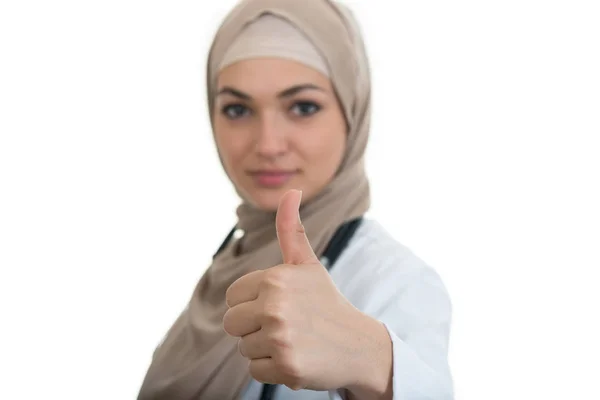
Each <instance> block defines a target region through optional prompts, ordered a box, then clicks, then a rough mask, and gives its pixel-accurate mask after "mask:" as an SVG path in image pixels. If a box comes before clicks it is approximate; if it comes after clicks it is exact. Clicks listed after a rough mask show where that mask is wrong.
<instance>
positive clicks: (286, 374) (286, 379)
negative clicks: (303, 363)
mask: <svg viewBox="0 0 600 400" xmlns="http://www.w3.org/2000/svg"><path fill="white" fill-rule="evenodd" d="M250 375H252V377H253V378H254V379H256V380H257V381H259V382H262V383H271V384H281V385H286V386H287V387H289V388H290V389H292V390H300V389H303V388H305V387H306V386H305V385H304V380H303V379H301V378H300V377H299V376H298V374H297V373H296V372H295V371H292V370H291V369H290V368H289V367H287V368H282V367H280V366H279V365H277V364H276V363H275V361H274V359H273V358H257V359H254V360H250Z"/></svg>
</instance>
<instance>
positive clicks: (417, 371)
mask: <svg viewBox="0 0 600 400" xmlns="http://www.w3.org/2000/svg"><path fill="white" fill-rule="evenodd" d="M331 277H332V279H333V281H334V282H335V284H336V285H337V287H338V288H339V290H340V291H341V292H342V294H343V295H344V296H346V298H347V299H348V300H349V301H351V302H352V303H353V304H354V306H356V307H357V308H358V309H360V310H361V311H363V312H365V313H366V314H368V315H370V316H372V317H374V318H377V319H378V320H379V321H381V322H383V323H384V324H385V326H386V327H387V329H388V332H389V334H390V337H391V338H392V346H393V400H417V399H419V400H423V399H428V400H450V399H453V398H454V394H453V381H452V376H451V372H450V367H449V364H448V344H449V335H450V324H451V302H450V297H449V295H448V292H447V291H446V288H445V286H444V284H443V282H442V281H441V279H440V277H439V275H438V274H437V273H436V271H435V270H434V269H433V268H432V267H430V266H428V265H427V264H425V263H424V262H423V261H422V260H421V259H419V258H418V257H417V256H416V255H415V254H413V253H412V252H411V251H410V250H409V249H408V248H406V247H405V246H403V245H402V244H400V243H398V242H397V241H396V240H395V239H394V238H393V237H392V236H391V235H390V234H389V233H388V232H387V231H386V230H385V229H384V228H383V227H382V226H381V225H380V224H379V223H378V222H376V221H373V220H371V219H365V220H364V221H363V223H362V225H361V226H360V227H359V228H358V230H357V231H356V233H355V235H354V236H353V237H352V239H351V241H350V242H349V244H348V247H347V248H346V249H345V250H344V252H342V254H341V255H340V257H339V258H338V260H337V262H336V263H335V265H334V266H333V268H332V269H331ZM261 390H262V385H261V384H260V383H259V382H257V381H254V380H253V381H251V382H250V384H249V385H248V387H247V388H246V390H245V391H244V392H243V393H242V396H241V400H258V399H259V397H260V392H261ZM274 399H275V400H341V399H343V397H342V392H341V391H336V390H331V391H329V392H327V391H322V392H321V391H312V390H298V391H293V390H291V389H289V388H287V387H286V386H283V385H279V387H278V388H277V391H276V393H275V397H274Z"/></svg>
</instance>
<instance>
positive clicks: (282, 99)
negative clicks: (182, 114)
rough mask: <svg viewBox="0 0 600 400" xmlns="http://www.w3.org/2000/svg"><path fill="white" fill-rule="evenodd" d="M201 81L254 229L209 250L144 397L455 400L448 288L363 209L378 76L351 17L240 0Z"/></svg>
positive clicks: (298, 4)
mask: <svg viewBox="0 0 600 400" xmlns="http://www.w3.org/2000/svg"><path fill="white" fill-rule="evenodd" d="M207 75H208V76H207V84H208V103H209V108H210V115H211V123H212V128H213V132H214V137H215V141H216V145H217V149H218V152H219V156H220V159H221V162H222V164H223V166H224V169H225V171H226V172H227V175H228V177H229V178H230V180H231V182H232V183H233V185H234V186H235V188H236V190H237V192H238V194H239V195H240V197H241V199H242V200H243V201H242V204H241V205H240V206H239V208H238V224H237V229H240V230H241V231H243V233H244V234H243V236H242V237H241V238H239V239H234V238H233V237H232V235H230V236H229V237H228V238H227V239H226V240H225V242H224V243H223V245H222V246H221V248H220V249H219V251H218V252H217V254H215V257H214V260H213V264H212V265H211V266H210V268H209V269H208V270H207V271H206V273H205V274H204V276H203V277H202V278H201V280H200V282H199V283H198V285H197V287H196V289H195V290H194V292H193V294H192V297H191V299H190V302H189V304H188V307H187V308H186V309H185V310H184V311H183V313H182V314H181V315H180V316H179V318H178V319H177V320H176V321H175V323H174V324H173V326H172V327H171V329H170V330H169V332H168V333H167V335H166V337H165V339H164V340H163V342H162V343H161V345H160V346H159V347H158V348H157V349H156V351H155V353H154V356H153V359H152V363H151V365H150V368H149V370H148V372H147V375H146V378H145V380H144V382H143V384H142V388H141V390H140V394H139V399H142V400H147V399H173V400H174V399H185V400H191V399H208V400H211V399H225V400H227V399H244V400H250V399H259V398H263V399H264V398H275V399H306V400H308V399H329V398H331V399H340V398H348V399H365V400H366V399H397V400H409V399H425V398H427V399H450V398H452V397H453V394H452V391H453V389H452V379H451V374H450V371H449V367H448V361H447V350H448V336H449V329H450V314H451V306H450V301H449V298H448V295H447V292H446V290H445V288H444V285H443V284H442V282H441V281H440V278H439V277H438V275H437V274H436V273H435V271H434V270H433V269H431V268H430V267H428V266H427V265H425V264H424V263H423V262H422V261H421V260H420V259H418V258H417V257H416V256H415V255H413V254H412V253H411V252H410V251H409V250H408V249H406V248H405V247H403V246H402V245H401V244H399V243H398V242H396V241H395V240H394V239H393V238H392V237H391V236H390V235H389V234H388V233H387V232H386V231H385V230H384V229H383V227H382V226H380V225H379V224H378V223H377V222H375V221H372V220H368V219H366V218H363V215H364V214H365V213H366V211H367V210H368V208H369V204H370V197H369V185H368V180H367V177H366V174H365V170H364V165H363V158H364V153H365V149H366V145H367V138H368V131H369V117H370V79H369V68H368V63H367V58H366V54H365V49H364V47H363V42H362V39H361V37H360V33H359V29H358V27H357V26H356V24H355V22H354V19H353V18H352V16H351V15H350V13H349V11H348V10H347V9H346V8H344V7H342V6H341V5H339V4H337V3H333V2H331V1H327V0H310V1H306V0H305V1H297V0H248V1H243V2H241V3H239V4H238V6H237V7H236V8H235V9H234V10H232V12H231V13H230V14H229V16H228V17H227V18H226V19H225V21H224V22H223V24H222V26H221V27H220V29H219V31H218V32H217V35H216V37H215V40H214V43H213V46H212V48H211V51H210V54H209V61H208V74H207ZM328 268H329V269H328Z"/></svg>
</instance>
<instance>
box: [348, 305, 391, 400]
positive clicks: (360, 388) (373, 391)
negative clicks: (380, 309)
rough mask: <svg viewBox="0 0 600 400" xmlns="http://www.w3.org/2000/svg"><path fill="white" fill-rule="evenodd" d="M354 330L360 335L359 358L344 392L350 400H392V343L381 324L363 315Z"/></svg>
mask: <svg viewBox="0 0 600 400" xmlns="http://www.w3.org/2000/svg"><path fill="white" fill-rule="evenodd" d="M357 326H360V327H361V331H362V332H363V341H362V346H361V351H360V354H361V357H360V359H359V360H358V363H357V365H356V366H355V368H353V372H354V374H353V379H352V380H351V382H352V383H350V384H348V385H347V386H346V387H345V389H346V392H347V395H348V399H349V400H384V399H386V400H387V399H392V371H393V354H392V340H391V338H390V335H389V333H388V331H387V329H386V327H385V325H383V324H382V323H381V322H380V321H377V320H376V319H374V318H372V317H370V316H367V315H364V321H360V324H358V325H357Z"/></svg>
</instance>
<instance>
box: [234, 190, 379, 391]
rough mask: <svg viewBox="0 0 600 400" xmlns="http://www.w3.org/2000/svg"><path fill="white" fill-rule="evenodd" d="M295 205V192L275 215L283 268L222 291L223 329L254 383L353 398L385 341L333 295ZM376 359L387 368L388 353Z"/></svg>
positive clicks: (374, 326)
mask: <svg viewBox="0 0 600 400" xmlns="http://www.w3.org/2000/svg"><path fill="white" fill-rule="evenodd" d="M300 202H301V192H298V191H289V192H287V193H286V194H285V195H284V196H283V197H282V199H281V201H280V204H279V208H278V211H277V218H276V225H277V237H278V240H279V246H280V248H281V253H282V255H283V260H284V264H281V265H277V266H275V267H271V268H268V269H265V270H258V271H254V272H251V273H249V274H247V275H245V276H243V277H241V278H239V279H238V280H237V281H235V282H234V283H233V284H232V285H231V286H230V287H229V289H228V290H227V293H226V301H227V305H228V306H229V309H228V311H227V312H226V313H225V316H224V318H223V324H224V329H225V331H226V332H227V333H228V334H229V335H231V336H234V337H239V338H240V340H239V351H240V352H241V354H242V355H243V356H244V357H245V358H247V359H248V360H249V361H250V364H249V368H250V374H251V375H252V377H254V379H256V380H257V381H259V382H263V383H273V384H283V385H286V386H288V387H289V388H291V389H293V390H299V389H303V388H307V389H311V390H331V389H339V388H356V389H357V390H358V391H360V390H362V389H363V388H366V387H367V386H368V385H370V384H371V383H372V382H370V381H369V382H367V380H366V379H367V377H369V378H370V377H371V376H373V373H374V371H378V370H381V366H379V364H380V363H381V361H382V360H377V358H378V355H381V354H382V353H381V352H382V350H383V351H388V350H390V349H389V336H388V335H387V331H385V327H383V325H382V324H380V323H379V322H378V321H376V320H374V319H372V318H371V317H369V316H367V315H366V314H364V313H362V312H361V311H359V310H358V309H356V308H355V307H354V306H353V305H352V304H351V303H350V302H349V301H348V300H347V299H346V298H345V297H344V296H343V295H342V294H341V293H340V292H339V291H338V289H337V287H336V286H335V284H334V282H333V281H332V279H331V277H330V276H329V273H328V271H327V270H326V269H325V268H324V267H323V266H322V265H321V264H320V262H319V259H318V258H317V256H316V255H315V253H314V251H313V249H312V248H311V246H310V243H309V241H308V238H307V237H306V234H305V232H304V228H303V226H302V223H301V221H300V216H299V211H298V210H299V206H300ZM386 346H387V347H386ZM390 353H391V351H390ZM384 356H385V357H387V358H388V359H390V360H388V361H389V363H390V364H391V354H389V355H385V354H384ZM383 364H384V368H385V364H387V363H386V362H385V360H384V362H383ZM383 375H384V378H387V375H389V367H388V370H385V369H384V370H383ZM386 382H387V381H386Z"/></svg>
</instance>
